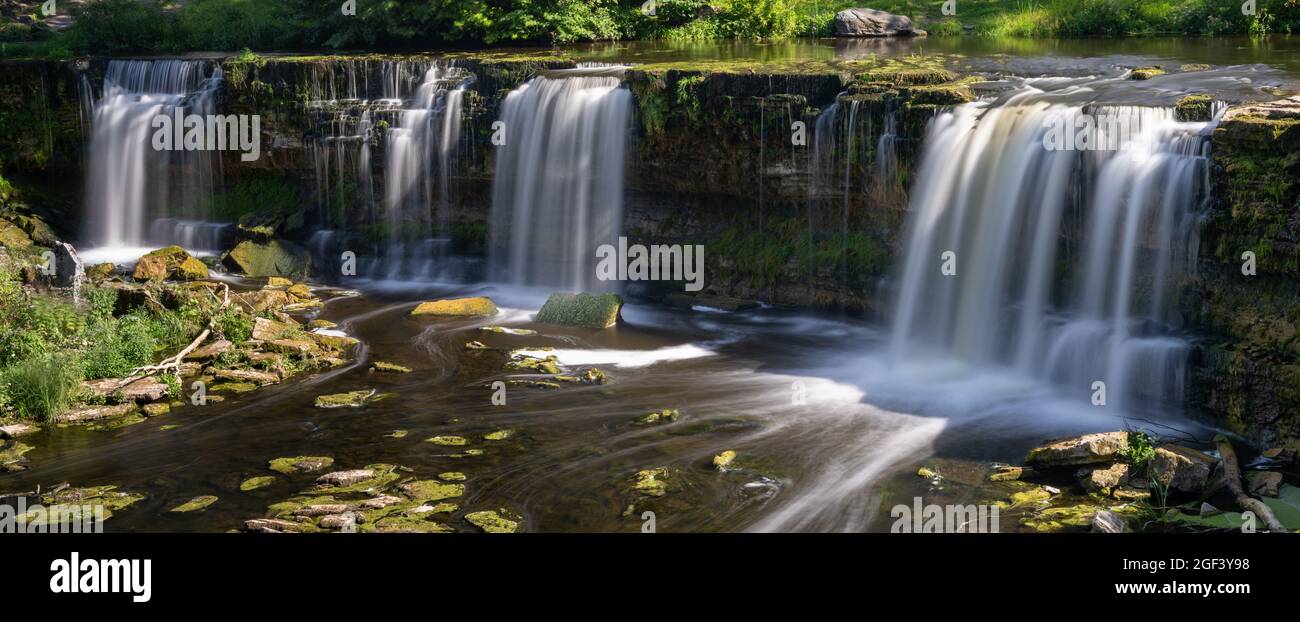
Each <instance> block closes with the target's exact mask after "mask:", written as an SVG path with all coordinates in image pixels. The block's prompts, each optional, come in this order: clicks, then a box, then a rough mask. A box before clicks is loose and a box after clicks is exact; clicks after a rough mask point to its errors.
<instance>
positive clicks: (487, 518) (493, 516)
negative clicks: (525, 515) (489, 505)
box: [465, 510, 519, 533]
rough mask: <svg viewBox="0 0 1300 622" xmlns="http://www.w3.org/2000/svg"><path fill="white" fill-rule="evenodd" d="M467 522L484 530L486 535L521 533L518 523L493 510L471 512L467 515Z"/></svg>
mask: <svg viewBox="0 0 1300 622" xmlns="http://www.w3.org/2000/svg"><path fill="white" fill-rule="evenodd" d="M465 520H467V521H469V522H470V524H471V525H474V526H475V527H478V528H479V529H481V530H483V532H484V533H514V532H516V531H519V522H518V521H513V520H510V519H508V518H506V517H504V516H502V515H501V513H500V512H496V511H493V510H485V511H482V512H470V513H469V514H466V515H465Z"/></svg>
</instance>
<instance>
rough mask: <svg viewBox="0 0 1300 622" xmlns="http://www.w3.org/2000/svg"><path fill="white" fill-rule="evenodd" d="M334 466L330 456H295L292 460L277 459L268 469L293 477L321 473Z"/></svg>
mask: <svg viewBox="0 0 1300 622" xmlns="http://www.w3.org/2000/svg"><path fill="white" fill-rule="evenodd" d="M332 464H334V459H333V458H331V457H329V456H293V457H290V458H276V459H274V460H272V461H271V462H270V463H269V464H268V468H270V469H271V470H272V471H275V472H277V473H284V474H285V475H293V474H295V473H310V472H312V471H319V470H321V469H324V468H326V467H328V466H330V465H332Z"/></svg>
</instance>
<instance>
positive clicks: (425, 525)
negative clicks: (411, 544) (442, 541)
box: [368, 516, 454, 533]
mask: <svg viewBox="0 0 1300 622" xmlns="http://www.w3.org/2000/svg"><path fill="white" fill-rule="evenodd" d="M368 531H375V532H378V533H451V532H452V531H454V530H453V529H452V528H451V527H448V526H446V525H444V524H442V523H439V522H435V521H431V520H426V519H423V518H414V517H410V516H385V517H383V518H381V519H379V520H377V521H375V524H374V528H373V529H368Z"/></svg>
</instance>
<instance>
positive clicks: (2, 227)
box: [0, 220, 32, 248]
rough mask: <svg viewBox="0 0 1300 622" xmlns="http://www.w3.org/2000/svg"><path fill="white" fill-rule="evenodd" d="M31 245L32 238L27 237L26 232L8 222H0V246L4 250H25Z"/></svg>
mask: <svg viewBox="0 0 1300 622" xmlns="http://www.w3.org/2000/svg"><path fill="white" fill-rule="evenodd" d="M31 245H32V238H31V236H29V235H27V232H26V231H23V230H22V228H21V227H19V226H18V225H15V224H14V223H11V222H9V221H8V220H0V246H3V247H5V248H27V247H29V246H31Z"/></svg>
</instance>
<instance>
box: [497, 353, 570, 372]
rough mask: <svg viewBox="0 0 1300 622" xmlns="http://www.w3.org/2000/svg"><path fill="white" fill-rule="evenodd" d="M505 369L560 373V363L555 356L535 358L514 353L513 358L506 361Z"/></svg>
mask: <svg viewBox="0 0 1300 622" xmlns="http://www.w3.org/2000/svg"><path fill="white" fill-rule="evenodd" d="M506 369H511V370H514V371H532V372H536V373H539V374H547V375H555V374H558V373H560V363H559V361H558V359H556V357H555V356H553V355H552V356H548V357H546V358H544V359H543V358H537V357H535V356H528V355H523V354H520V355H515V358H514V359H512V360H510V361H507V362H506Z"/></svg>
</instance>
